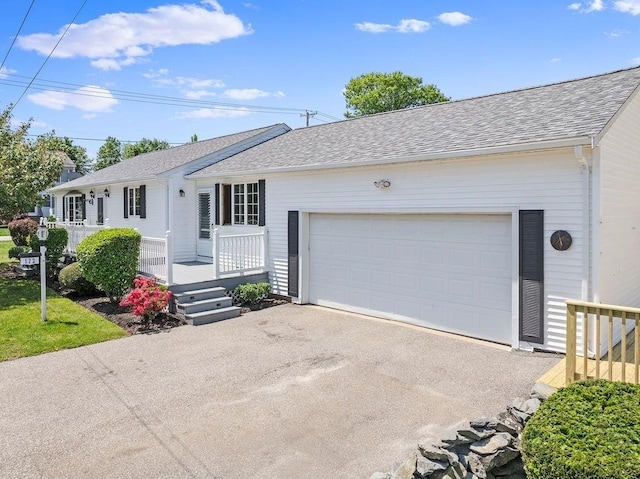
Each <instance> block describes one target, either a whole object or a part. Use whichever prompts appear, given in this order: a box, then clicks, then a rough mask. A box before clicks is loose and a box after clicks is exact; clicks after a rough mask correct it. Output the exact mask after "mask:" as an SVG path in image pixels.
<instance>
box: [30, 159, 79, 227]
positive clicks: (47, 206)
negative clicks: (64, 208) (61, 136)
mask: <svg viewBox="0 0 640 479" xmlns="http://www.w3.org/2000/svg"><path fill="white" fill-rule="evenodd" d="M55 155H57V156H59V157H60V158H61V159H62V173H60V179H59V180H58V181H57V182H56V184H55V185H54V186H58V185H61V184H62V183H67V182H69V181H72V180H75V179H76V178H80V177H81V176H82V173H79V172H77V171H76V164H75V163H74V162H73V161H72V160H71V158H69V155H67V154H66V153H65V152H64V151H56V152H55ZM41 195H42V197H43V198H44V203H43V204H42V206H36V207H35V208H34V210H33V211H32V212H31V213H29V216H33V217H40V216H44V217H48V216H49V215H51V214H55V207H56V205H55V197H54V196H52V195H50V194H49V193H48V192H44V193H42V194H41Z"/></svg>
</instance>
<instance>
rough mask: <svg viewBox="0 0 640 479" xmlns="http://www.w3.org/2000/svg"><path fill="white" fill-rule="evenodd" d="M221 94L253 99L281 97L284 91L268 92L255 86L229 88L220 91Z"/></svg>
mask: <svg viewBox="0 0 640 479" xmlns="http://www.w3.org/2000/svg"><path fill="white" fill-rule="evenodd" d="M222 96H223V97H224V98H231V99H233V100H255V99H256V98H265V97H275V98H282V97H284V93H283V92H281V91H276V92H268V91H263V90H258V89H257V88H244V89H238V88H231V89H229V90H225V91H224V93H222Z"/></svg>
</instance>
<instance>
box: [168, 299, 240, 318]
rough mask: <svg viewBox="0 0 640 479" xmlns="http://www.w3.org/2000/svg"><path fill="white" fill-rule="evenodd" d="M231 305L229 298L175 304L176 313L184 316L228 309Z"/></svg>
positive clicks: (231, 301)
mask: <svg viewBox="0 0 640 479" xmlns="http://www.w3.org/2000/svg"><path fill="white" fill-rule="evenodd" d="M232 305H233V300H232V299H231V298H230V297H229V296H221V297H219V298H213V299H202V300H200V301H189V302H184V303H183V302H181V301H179V302H178V303H177V304H176V307H177V310H178V313H182V314H184V315H185V316H186V315H188V314H192V313H201V312H202V311H211V310H214V309H222V308H228V307H229V306H232Z"/></svg>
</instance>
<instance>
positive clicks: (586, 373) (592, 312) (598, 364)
mask: <svg viewBox="0 0 640 479" xmlns="http://www.w3.org/2000/svg"><path fill="white" fill-rule="evenodd" d="M566 303H567V348H566V353H567V357H566V384H570V383H572V382H573V381H576V380H579V379H586V378H604V379H609V380H610V381H622V382H632V383H635V384H640V327H639V326H640V323H639V322H640V308H631V307H625V306H615V305H610V304H600V303H588V302H584V301H573V300H569V301H567V302H566ZM579 321H580V322H581V326H582V334H581V336H582V344H578V322H579ZM632 322H633V323H632ZM603 328H604V329H603ZM630 329H633V330H632V331H630V332H629V330H630ZM618 332H619V334H620V343H619V347H618V346H617V345H616V344H614V340H615V338H614V336H616V335H617V333H618ZM590 337H593V338H594V345H593V348H592V351H591V352H590V351H589V338H590ZM603 337H604V340H605V341H606V353H605V354H602V352H603V351H604V348H603V346H604V345H603ZM628 346H630V347H631V348H630V349H629V350H628ZM578 356H582V357H581V358H579V357H578ZM590 356H593V357H594V359H590Z"/></svg>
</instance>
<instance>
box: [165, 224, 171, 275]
mask: <svg viewBox="0 0 640 479" xmlns="http://www.w3.org/2000/svg"><path fill="white" fill-rule="evenodd" d="M165 238H166V243H165V245H166V248H167V251H166V262H167V286H171V285H172V284H173V235H172V234H171V231H167V232H166V233H165Z"/></svg>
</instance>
